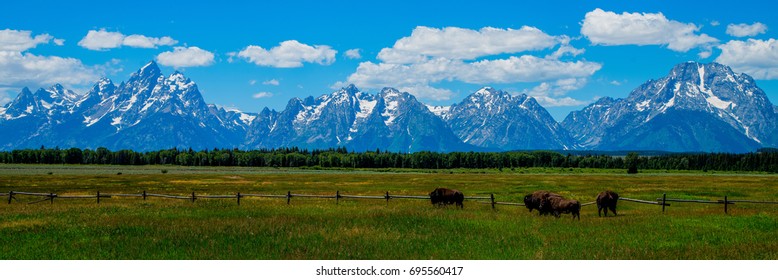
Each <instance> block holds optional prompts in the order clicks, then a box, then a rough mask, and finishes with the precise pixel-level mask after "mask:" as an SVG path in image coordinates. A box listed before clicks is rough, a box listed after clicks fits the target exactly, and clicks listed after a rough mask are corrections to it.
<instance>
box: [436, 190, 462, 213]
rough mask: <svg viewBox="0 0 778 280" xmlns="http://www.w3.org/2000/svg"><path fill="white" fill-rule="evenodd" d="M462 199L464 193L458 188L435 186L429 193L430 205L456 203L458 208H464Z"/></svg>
mask: <svg viewBox="0 0 778 280" xmlns="http://www.w3.org/2000/svg"><path fill="white" fill-rule="evenodd" d="M464 200H465V195H464V194H462V192H460V191H459V190H453V189H447V188H437V189H435V190H434V191H432V192H431V193H430V201H432V205H443V204H456V206H459V208H464V204H462V201H464Z"/></svg>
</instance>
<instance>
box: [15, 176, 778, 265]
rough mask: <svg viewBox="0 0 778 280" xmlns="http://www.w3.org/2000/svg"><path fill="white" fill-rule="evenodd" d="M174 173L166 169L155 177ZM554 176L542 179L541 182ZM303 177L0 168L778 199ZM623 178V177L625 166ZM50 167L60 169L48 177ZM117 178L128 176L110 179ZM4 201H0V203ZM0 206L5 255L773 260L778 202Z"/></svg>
mask: <svg viewBox="0 0 778 280" xmlns="http://www.w3.org/2000/svg"><path fill="white" fill-rule="evenodd" d="M162 169H166V170H168V171H169V172H168V173H166V174H163V173H162V172H161V171H160V170H162ZM546 171H548V172H546ZM552 171H553V170H551V171H549V170H545V171H544V170H542V169H539V170H518V169H517V170H514V171H509V170H504V172H499V171H497V170H450V171H449V170H445V171H443V170H441V171H435V172H429V171H422V172H416V173H415V172H412V170H361V171H360V170H358V171H354V170H304V169H273V168H234V167H229V168H227V167H225V168H187V167H176V166H163V167H160V166H140V167H134V166H133V167H125V166H56V165H55V166H46V165H30V166H25V165H0V193H3V192H4V193H7V192H8V191H11V190H15V191H32V192H46V193H48V192H53V193H59V194H73V195H76V194H92V195H93V194H95V193H96V192H97V191H100V192H102V193H140V192H141V191H143V190H146V191H148V192H153V193H164V194H178V195H188V194H191V192H193V191H194V192H196V193H197V194H198V195H200V194H234V193H235V192H241V193H263V194H286V192H287V191H292V192H293V193H304V194H326V195H332V194H334V193H335V191H340V192H341V194H361V195H382V194H384V193H385V192H386V191H389V192H390V193H391V194H406V195H424V194H426V193H429V191H431V190H432V189H434V188H435V187H438V186H445V187H451V188H457V189H460V190H462V191H463V192H464V193H465V195H466V196H488V195H489V194H491V193H494V195H495V197H496V198H497V200H498V201H506V202H521V199H522V197H523V196H524V195H525V194H526V193H529V192H531V191H533V190H538V189H547V190H551V191H554V192H558V193H560V194H563V195H565V196H567V197H571V198H575V199H578V200H580V201H581V202H589V201H593V200H594V197H595V196H596V194H597V193H598V192H599V191H602V190H605V189H612V190H614V191H616V192H618V193H619V194H621V196H624V197H630V198H637V199H644V200H654V199H656V198H657V197H661V195H662V193H667V196H668V197H670V198H688V199H705V200H718V199H722V198H723V196H724V195H727V196H729V198H730V199H753V200H772V201H778V180H776V179H778V176H774V175H761V174H720V173H719V174H712V173H702V172H698V173H685V174H663V173H662V172H664V171H659V172H655V173H644V174H638V175H633V176H628V175H625V174H621V173H622V172H619V173H616V172H617V170H614V171H612V172H607V171H606V172H604V173H593V172H590V170H578V169H574V170H572V171H571V170H566V171H557V172H552ZM621 171H623V170H621ZM49 172H51V173H52V174H51V175H48V173H49ZM118 172H121V173H122V175H116V174H117V173H118ZM0 199H7V197H0ZM37 199H39V198H37V197H29V196H19V199H18V200H17V201H14V202H13V203H12V204H10V205H9V204H7V203H6V202H5V200H3V203H1V204H0V259H217V260H221V259H338V260H339V259H422V260H423V259H772V260H774V259H778V205H758V204H736V205H732V206H730V214H729V215H727V214H724V212H723V206H722V205H715V204H711V205H709V204H690V203H672V205H671V206H669V207H668V208H667V210H666V212H665V213H662V212H661V208H660V207H658V206H655V205H645V204H636V203H631V202H626V201H622V202H620V203H619V214H620V215H619V216H617V217H611V216H609V217H607V218H599V217H597V209H596V206H594V205H591V206H585V207H584V208H583V209H582V213H581V220H580V221H577V220H572V219H570V217H569V215H568V216H563V217H562V218H559V219H556V218H553V217H538V216H537V215H536V213H535V212H533V213H528V212H527V210H526V208H524V207H515V206H497V209H496V210H492V209H491V206H490V205H487V204H479V203H476V202H474V201H465V208H464V209H463V210H459V209H454V208H453V207H444V208H435V207H432V206H431V205H430V204H429V201H425V200H400V199H398V200H392V201H390V202H389V203H388V204H387V203H386V202H385V201H384V200H356V199H342V200H340V201H339V203H338V204H336V203H335V201H334V200H331V199H312V198H292V201H291V204H290V205H287V204H286V200H285V199H264V198H243V199H242V200H241V205H237V204H236V203H235V200H234V199H224V200H216V199H211V200H208V199H199V200H197V201H196V202H194V203H191V202H189V201H186V200H170V199H161V198H148V199H147V200H145V201H144V200H142V199H140V198H116V197H114V198H110V199H103V200H102V201H101V203H100V204H96V202H95V201H94V200H82V199H78V200H66V199H55V200H54V203H53V204H49V203H48V202H43V203H38V204H27V203H28V202H32V201H35V200H37Z"/></svg>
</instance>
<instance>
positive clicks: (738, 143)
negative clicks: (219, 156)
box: [0, 61, 778, 152]
mask: <svg viewBox="0 0 778 280" xmlns="http://www.w3.org/2000/svg"><path fill="white" fill-rule="evenodd" d="M40 146H47V147H53V146H59V147H63V148H66V147H79V148H91V149H94V148H97V147H107V148H109V149H113V150H119V149H133V150H138V151H147V150H159V149H168V148H171V147H177V148H193V149H197V150H200V149H211V148H241V149H256V148H279V147H292V146H294V147H300V148H307V149H326V148H334V147H346V148H348V149H349V150H353V151H368V150H370V151H372V150H375V149H380V150H388V151H396V152H415V151H438V152H448V151H506V150H532V149H554V150H562V149H578V148H583V149H593V150H666V151H724V152H747V151H754V150H755V149H757V148H760V147H776V146H778V107H776V106H774V105H773V104H772V103H770V101H769V100H768V99H767V96H766V95H765V93H764V92H763V91H762V90H761V89H759V88H758V87H757V86H756V84H755V83H754V80H753V79H752V78H751V77H749V76H748V75H745V74H736V73H733V72H732V70H731V69H729V68H728V67H726V66H723V65H720V64H716V63H710V64H699V63H693V62H690V63H683V64H679V65H678V66H676V67H675V68H673V69H672V71H671V72H670V74H669V75H668V76H667V77H664V78H661V79H658V80H651V81H648V82H646V83H645V84H643V85H641V86H640V87H638V88H637V89H635V90H634V91H633V92H632V93H631V94H630V95H629V96H628V97H626V98H623V99H613V98H608V97H606V98H602V99H600V100H598V101H597V102H595V103H593V104H591V105H589V106H587V107H586V108H584V109H583V110H581V111H575V112H572V113H570V115H568V117H567V118H566V119H565V120H564V122H563V123H562V124H559V123H557V122H555V121H554V120H553V118H552V117H551V116H550V115H549V113H548V112H547V111H546V110H545V109H544V108H543V107H542V106H541V105H539V104H538V103H537V102H536V100H535V99H534V98H532V97H528V96H526V95H518V96H512V95H511V94H508V93H506V92H503V91H499V90H495V89H493V88H490V87H485V88H482V89H480V90H478V91H476V92H474V93H473V94H470V95H469V96H467V97H466V98H465V99H464V100H462V101H461V102H459V103H456V104H453V105H451V106H428V105H424V104H422V103H421V102H419V101H418V100H417V99H416V98H415V97H414V96H413V95H411V94H410V93H407V92H400V91H398V90H396V89H393V88H384V89H383V90H381V91H380V92H378V93H375V94H370V93H367V92H363V91H360V90H359V89H357V88H356V87H355V86H353V85H350V86H347V87H345V88H342V89H339V90H336V91H334V92H332V93H330V94H325V95H321V96H319V97H316V98H314V97H307V98H304V99H301V98H293V99H291V100H289V102H288V104H287V106H286V108H284V110H282V111H280V112H278V111H275V110H271V109H268V108H264V109H263V110H262V111H261V112H260V113H245V112H241V111H239V110H236V109H230V108H225V107H220V106H216V105H212V104H206V103H205V101H204V100H203V97H202V95H201V94H200V91H199V90H198V87H197V85H196V84H195V83H194V82H193V81H191V80H190V79H188V78H186V77H185V76H184V75H183V74H182V73H179V72H175V73H173V74H170V75H167V76H166V75H164V74H163V73H162V72H161V70H160V69H159V67H158V66H157V65H156V63H154V62H153V61H152V62H150V63H148V64H147V65H145V66H144V67H143V68H141V69H140V70H138V71H137V72H135V73H134V74H132V76H131V77H130V78H129V79H128V80H127V81H126V82H122V83H120V84H118V85H117V84H114V83H113V82H112V81H111V80H109V79H101V80H99V81H98V82H97V83H95V85H94V86H93V87H92V88H91V89H90V90H89V91H88V92H87V93H85V94H83V95H78V94H76V93H74V92H73V91H70V90H67V89H65V88H64V87H63V86H61V85H54V86H52V87H50V88H48V89H39V90H37V91H35V92H31V91H30V90H29V89H27V88H24V89H23V90H22V91H21V93H19V95H18V96H17V97H16V99H14V100H13V101H11V102H10V103H8V104H6V105H4V106H3V107H0V150H11V149H19V148H38V147H40Z"/></svg>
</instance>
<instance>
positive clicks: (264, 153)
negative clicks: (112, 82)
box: [0, 147, 778, 173]
mask: <svg viewBox="0 0 778 280" xmlns="http://www.w3.org/2000/svg"><path fill="white" fill-rule="evenodd" d="M0 163H21V164H111V165H157V164H159V165H181V166H253V167H323V168H414V169H452V168H476V169H485V168H492V169H503V168H509V169H511V168H527V167H552V168H601V169H622V168H623V169H630V170H633V169H635V168H636V169H658V170H702V171H707V170H718V171H763V172H773V173H775V172H778V150H775V149H761V150H759V151H757V152H753V153H745V154H731V153H674V154H664V155H652V156H639V155H638V154H637V153H630V154H628V155H627V156H613V155H598V154H584V155H581V154H579V155H573V154H563V153H560V152H554V151H516V152H449V153H438V152H415V153H396V152H388V151H380V150H376V151H368V152H353V151H348V150H346V149H345V148H333V149H326V150H307V149H299V148H295V147H290V148H278V149H260V150H248V151H244V150H238V149H213V150H201V151H195V150H192V149H175V148H173V149H167V150H159V151H147V152H137V151H132V150H119V151H111V150H109V149H106V148H97V149H94V150H92V149H79V148H69V149H60V148H58V147H57V148H45V147H41V148H40V149H23V150H13V151H2V152H0Z"/></svg>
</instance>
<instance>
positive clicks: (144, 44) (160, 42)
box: [122, 34, 178, 49]
mask: <svg viewBox="0 0 778 280" xmlns="http://www.w3.org/2000/svg"><path fill="white" fill-rule="evenodd" d="M177 43H178V41H176V40H173V38H170V37H168V36H165V37H162V38H153V37H146V36H143V35H138V34H134V35H130V36H127V37H124V41H123V42H122V44H124V45H125V46H128V47H134V48H147V49H151V48H156V47H157V46H172V45H175V44H177Z"/></svg>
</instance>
